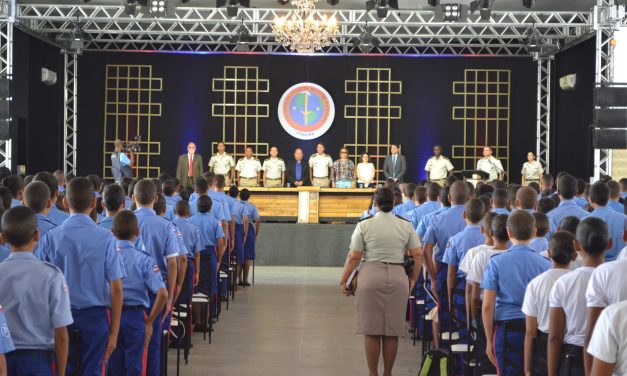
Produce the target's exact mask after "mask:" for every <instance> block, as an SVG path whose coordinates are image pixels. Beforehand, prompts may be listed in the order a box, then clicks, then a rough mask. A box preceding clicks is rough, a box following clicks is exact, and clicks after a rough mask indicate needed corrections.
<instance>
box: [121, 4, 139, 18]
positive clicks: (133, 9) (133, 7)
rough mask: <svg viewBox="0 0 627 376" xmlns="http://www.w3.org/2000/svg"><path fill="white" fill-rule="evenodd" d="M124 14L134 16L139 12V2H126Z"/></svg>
mask: <svg viewBox="0 0 627 376" xmlns="http://www.w3.org/2000/svg"><path fill="white" fill-rule="evenodd" d="M124 14H126V15H127V16H134V15H135V14H137V4H135V2H134V1H127V2H126V3H124Z"/></svg>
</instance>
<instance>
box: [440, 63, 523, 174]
mask: <svg viewBox="0 0 627 376" xmlns="http://www.w3.org/2000/svg"><path fill="white" fill-rule="evenodd" d="M510 87H511V71H510V70H509V69H466V70H464V79H463V81H454V82H453V94H454V95H455V96H459V97H460V98H459V100H457V103H461V104H462V105H458V106H454V107H453V114H452V117H453V120H458V121H459V122H461V125H462V126H463V135H464V139H463V140H464V141H463V143H462V144H461V145H453V153H452V155H453V159H455V161H454V165H455V167H457V168H461V169H462V170H472V169H475V166H476V164H477V160H478V159H479V158H481V156H482V155H483V147H484V146H490V147H492V151H493V155H494V157H495V158H498V159H500V160H501V162H502V163H503V167H504V168H505V171H509V132H510V128H509V127H510ZM456 126H457V125H456Z"/></svg>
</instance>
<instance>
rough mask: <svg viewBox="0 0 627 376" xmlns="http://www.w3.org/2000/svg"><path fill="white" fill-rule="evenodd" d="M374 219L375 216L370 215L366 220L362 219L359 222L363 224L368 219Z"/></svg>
mask: <svg viewBox="0 0 627 376" xmlns="http://www.w3.org/2000/svg"><path fill="white" fill-rule="evenodd" d="M372 218H374V215H369V216H367V217H366V218H362V219H360V220H359V222H363V221H365V220H367V219H372Z"/></svg>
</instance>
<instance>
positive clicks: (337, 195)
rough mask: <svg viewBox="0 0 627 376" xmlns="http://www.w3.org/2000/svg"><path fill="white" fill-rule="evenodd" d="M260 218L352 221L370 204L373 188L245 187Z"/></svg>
mask: <svg viewBox="0 0 627 376" xmlns="http://www.w3.org/2000/svg"><path fill="white" fill-rule="evenodd" d="M247 189H248V190H249V191H250V202H251V203H253V204H255V206H257V209H258V210H259V215H260V217H261V220H262V221H277V222H298V223H320V222H356V221H357V220H359V217H360V216H361V214H362V213H363V212H364V210H366V209H368V207H369V206H370V200H371V198H372V194H373V193H374V191H375V189H374V188H363V189H341V188H319V187H294V188H247Z"/></svg>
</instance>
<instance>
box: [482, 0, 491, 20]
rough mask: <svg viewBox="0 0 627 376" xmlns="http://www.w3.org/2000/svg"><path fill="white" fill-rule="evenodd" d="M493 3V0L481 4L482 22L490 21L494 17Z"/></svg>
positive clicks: (483, 1) (483, 0)
mask: <svg viewBox="0 0 627 376" xmlns="http://www.w3.org/2000/svg"><path fill="white" fill-rule="evenodd" d="M492 1H493V0H481V1H480V4H479V14H481V20H482V21H489V20H490V17H491V16H492Z"/></svg>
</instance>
